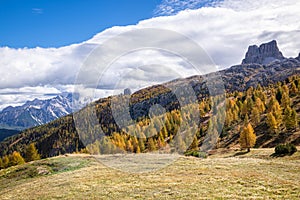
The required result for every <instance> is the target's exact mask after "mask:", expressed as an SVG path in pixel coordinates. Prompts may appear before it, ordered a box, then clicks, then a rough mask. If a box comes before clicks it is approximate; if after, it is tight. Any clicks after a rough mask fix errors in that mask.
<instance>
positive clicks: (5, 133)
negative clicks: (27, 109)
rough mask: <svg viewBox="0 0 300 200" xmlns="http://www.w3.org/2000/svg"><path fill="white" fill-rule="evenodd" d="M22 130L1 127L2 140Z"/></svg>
mask: <svg viewBox="0 0 300 200" xmlns="http://www.w3.org/2000/svg"><path fill="white" fill-rule="evenodd" d="M19 132H20V131H18V130H9V129H0V142H1V141H2V140H4V139H5V138H7V137H10V136H13V135H15V134H17V133H19Z"/></svg>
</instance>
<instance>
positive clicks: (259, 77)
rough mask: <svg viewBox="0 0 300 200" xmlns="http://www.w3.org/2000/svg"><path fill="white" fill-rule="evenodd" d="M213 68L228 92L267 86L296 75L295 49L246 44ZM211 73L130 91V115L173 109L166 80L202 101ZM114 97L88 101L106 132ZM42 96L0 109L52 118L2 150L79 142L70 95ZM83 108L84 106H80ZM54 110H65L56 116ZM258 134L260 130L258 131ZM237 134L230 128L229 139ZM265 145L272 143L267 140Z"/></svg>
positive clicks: (299, 62)
mask: <svg viewBox="0 0 300 200" xmlns="http://www.w3.org/2000/svg"><path fill="white" fill-rule="evenodd" d="M216 73H218V74H219V75H220V76H221V77H222V79H223V82H224V87H225V90H226V92H227V93H232V92H238V91H246V90H247V89H249V88H250V87H253V88H256V87H257V86H258V85H260V86H263V87H267V86H270V85H272V84H275V83H278V82H284V81H286V80H287V79H288V78H289V77H291V76H294V75H299V74H300V54H299V56H298V57H296V58H285V57H283V54H282V53H281V52H280V51H279V48H278V47H277V43H276V41H271V42H269V43H265V44H262V45H260V46H259V47H258V46H255V45H254V46H250V47H249V48H248V52H247V53H246V56H245V58H244V59H243V61H242V63H241V64H240V65H235V66H232V67H230V68H228V69H225V70H222V71H219V72H216ZM211 75H212V74H209V75H204V76H192V77H189V78H185V79H176V80H173V81H170V82H168V83H165V84H161V85H155V86H151V87H148V88H144V89H142V90H139V91H137V92H135V93H133V94H132V95H131V100H130V101H131V102H130V105H131V107H130V112H131V116H132V118H133V119H136V120H137V119H140V118H142V117H145V116H147V115H148V113H149V108H150V107H151V105H153V104H160V105H162V106H163V107H165V109H166V110H167V111H169V112H171V111H172V110H175V109H178V106H179V105H178V101H177V100H176V99H175V97H174V95H173V94H172V92H171V91H169V90H167V89H166V88H168V87H170V86H172V87H173V88H176V87H179V86H182V85H184V84H189V85H191V86H192V88H193V89H194V91H195V93H196V95H197V98H198V101H202V100H203V99H205V98H206V97H208V95H209V93H208V91H207V90H206V89H204V88H205V84H206V82H205V76H211ZM165 86H168V87H165ZM113 98H115V97H107V98H102V99H99V100H98V101H96V102H94V103H92V104H91V105H90V106H92V107H93V106H95V107H96V108H97V109H96V110H97V111H96V114H97V117H98V119H99V123H100V126H101V128H102V129H103V130H104V132H105V134H106V135H111V134H113V133H114V132H118V131H120V130H119V129H118V128H116V127H117V125H116V124H115V121H114V116H113V115H112V112H111V107H110V101H111V99H113ZM46 102H47V103H46V104H45V103H44V102H43V103H41V101H39V100H34V101H31V102H29V103H27V105H26V106H25V105H24V107H19V110H15V109H14V108H8V109H5V110H3V111H2V113H5V112H6V113H13V114H15V116H21V115H19V113H18V112H20V113H24V115H28V116H29V117H30V118H31V119H37V120H36V121H35V123H36V125H40V124H43V123H46V122H48V121H51V119H52V120H53V119H56V120H54V121H51V122H50V123H48V124H44V125H41V126H38V127H34V128H30V129H27V130H24V131H22V132H21V133H20V134H18V135H15V136H13V137H10V138H7V139H6V140H5V141H4V142H2V143H0V148H1V149H3V152H2V155H3V154H6V153H10V152H12V151H13V150H19V151H21V152H22V149H24V148H25V146H26V145H28V144H29V143H32V142H35V143H36V145H37V148H38V149H39V151H40V153H41V155H42V156H43V157H49V156H54V155H58V154H60V153H69V152H74V151H78V150H80V149H82V148H84V145H83V144H82V142H81V141H80V139H79V136H78V133H77V131H76V128H75V124H74V120H73V116H72V114H69V115H67V114H68V113H70V112H71V110H70V109H71V107H70V104H69V101H67V99H64V98H62V97H57V98H54V99H52V100H48V101H46ZM297 102H298V101H297ZM46 105H47V106H46ZM64 106H66V107H67V108H68V109H66V108H65V107H64ZM39 110H43V111H44V113H48V114H49V113H50V115H48V114H45V115H37V114H36V113H37V111H39ZM83 111H84V109H83V110H81V111H79V112H83ZM13 114H11V116H13ZM34 114H35V115H34ZM59 115H67V116H65V117H61V118H59V119H57V117H59ZM39 116H43V118H42V119H43V120H41V119H40V118H38V117H39ZM11 118H12V119H16V118H13V117H11ZM0 119H2V118H0ZM6 119H8V118H6ZM20 124H21V125H27V126H29V124H26V123H21V122H20ZM261 126H262V127H264V126H265V125H264V124H261ZM261 134H263V132H262V133H261ZM262 137H263V136H262ZM234 138H235V139H234ZM263 138H264V137H263ZM236 139H237V138H236V134H235V135H234V136H233V139H232V141H235V140H236ZM232 141H231V142H232ZM294 141H295V142H296V143H297V142H299V140H298V139H296V140H294ZM270 145H271V146H272V145H274V144H273V143H272V144H270ZM0 153H1V152H0Z"/></svg>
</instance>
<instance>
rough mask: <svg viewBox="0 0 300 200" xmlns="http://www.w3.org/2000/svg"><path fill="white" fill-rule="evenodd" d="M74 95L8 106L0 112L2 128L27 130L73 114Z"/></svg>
mask: <svg viewBox="0 0 300 200" xmlns="http://www.w3.org/2000/svg"><path fill="white" fill-rule="evenodd" d="M71 102H72V95H71V94H69V95H66V96H64V95H57V96H56V97H54V98H51V99H46V100H40V99H37V98H36V99H34V100H32V101H27V102H26V103H24V104H23V105H21V106H16V107H12V106H8V107H6V108H4V109H3V110H2V111H0V127H5V128H9V127H11V128H16V129H19V130H23V129H26V128H30V127H34V126H38V125H42V124H45V123H48V122H50V121H53V120H55V119H57V118H59V117H62V116H65V115H68V114H70V113H71V112H72V106H71Z"/></svg>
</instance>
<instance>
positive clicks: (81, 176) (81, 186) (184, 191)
mask: <svg viewBox="0 0 300 200" xmlns="http://www.w3.org/2000/svg"><path fill="white" fill-rule="evenodd" d="M273 151H274V149H253V150H252V151H251V152H250V153H246V154H245V153H243V152H242V153H241V152H240V151H234V150H231V151H228V150H223V151H221V150H219V151H217V152H214V154H213V155H210V156H209V157H208V158H206V159H201V158H195V157H183V156H182V157H180V158H179V159H178V160H176V161H175V162H174V163H172V164H170V165H168V166H165V167H164V168H161V169H159V170H156V171H151V172H146V173H127V172H124V171H120V170H116V169H112V168H109V167H106V166H105V165H103V164H101V163H99V162H98V161H96V160H95V158H94V157H92V156H89V155H84V154H71V155H65V156H59V157H54V158H48V159H43V160H39V161H35V162H31V163H26V164H24V165H20V166H15V167H10V168H8V169H4V170H1V171H0V192H1V196H0V199H300V182H299V180H300V152H296V153H295V154H294V155H292V156H286V157H272V156H270V155H271V154H272V153H273ZM144 156H145V157H147V156H151V155H147V154H145V155H144ZM124 167H125V168H126V166H124Z"/></svg>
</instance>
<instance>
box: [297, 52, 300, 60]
mask: <svg viewBox="0 0 300 200" xmlns="http://www.w3.org/2000/svg"><path fill="white" fill-rule="evenodd" d="M296 59H297V60H299V61H300V53H299V55H298V57H297V58H296Z"/></svg>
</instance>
